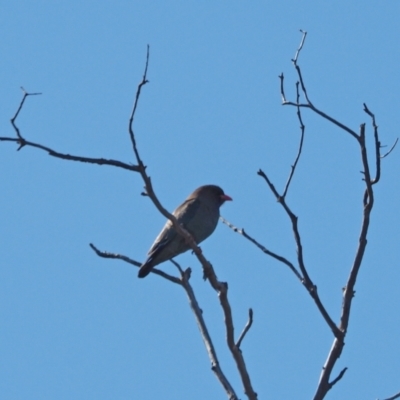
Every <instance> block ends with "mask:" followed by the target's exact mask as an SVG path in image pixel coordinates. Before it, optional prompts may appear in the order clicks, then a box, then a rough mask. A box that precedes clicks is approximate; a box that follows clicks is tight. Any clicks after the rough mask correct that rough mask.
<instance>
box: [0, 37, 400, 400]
mask: <svg viewBox="0 0 400 400" xmlns="http://www.w3.org/2000/svg"><path fill="white" fill-rule="evenodd" d="M306 35H307V33H306V32H302V40H301V43H300V46H299V48H298V49H297V51H296V54H295V57H294V59H293V60H292V62H293V65H294V68H295V70H296V72H297V76H298V81H297V83H296V99H295V101H289V100H287V99H286V96H285V90H284V76H283V74H281V75H280V76H279V79H280V92H281V97H282V104H283V105H288V106H293V107H295V108H296V111H297V118H298V120H299V122H300V141H299V147H298V152H297V156H296V158H295V160H294V163H293V165H292V167H291V170H290V173H289V176H288V179H287V182H286V184H285V185H284V189H283V190H282V191H281V192H279V191H278V190H277V189H276V186H275V185H274V184H273V183H272V181H271V180H270V178H269V177H268V174H266V173H265V172H264V171H263V170H261V169H260V170H259V171H258V172H257V174H258V175H259V176H260V177H261V178H262V179H263V180H264V181H265V183H266V185H267V186H268V188H269V189H270V191H271V193H272V194H273V196H274V197H275V198H276V200H277V201H278V203H279V204H280V205H281V206H282V208H283V210H284V212H285V213H286V215H287V217H288V218H289V220H290V223H291V226H292V230H293V234H294V240H295V244H296V248H297V260H296V262H295V263H293V262H291V261H290V260H289V259H288V258H286V257H285V256H283V255H280V254H277V253H275V252H274V251H272V250H270V249H268V247H266V246H264V245H262V244H261V243H260V242H259V241H258V240H256V239H255V238H253V237H252V236H250V235H249V234H248V233H247V232H246V231H245V230H244V229H239V228H237V227H235V226H234V225H233V224H232V223H231V222H229V221H227V220H225V219H223V218H221V219H222V222H223V223H225V224H226V225H228V226H229V227H230V228H231V229H232V230H233V231H234V232H236V233H239V234H241V235H242V236H243V237H244V238H245V239H247V240H248V241H250V242H251V243H252V244H254V245H255V246H257V247H258V248H259V249H260V250H261V251H262V252H263V253H265V254H266V255H267V256H269V257H272V258H273V259H275V260H277V261H279V262H280V263H282V264H284V265H286V266H287V267H288V268H289V269H290V270H291V271H292V272H293V274H294V275H295V277H296V278H297V279H298V281H299V282H300V283H301V285H303V287H304V288H305V290H306V291H307V292H308V293H309V295H310V297H311V299H312V300H313V302H314V303H315V305H316V307H317V309H318V310H319V312H320V314H321V315H322V317H323V319H324V320H325V322H326V324H327V325H328V327H329V329H330V331H331V332H332V337H333V343H332V346H331V349H330V350H329V352H328V355H327V358H326V361H325V364H324V366H323V369H322V372H321V374H320V378H319V381H318V384H317V388H316V391H315V395H314V400H321V399H324V398H325V396H326V395H327V393H328V392H329V391H330V389H331V388H332V387H333V386H334V385H335V384H336V383H337V382H338V381H339V380H340V379H342V378H343V376H344V374H345V372H346V369H347V368H344V369H343V370H342V371H340V373H339V374H338V375H337V376H335V377H332V373H333V368H334V366H335V364H336V362H337V360H338V359H339V357H340V355H341V354H342V351H343V346H344V343H345V338H346V333H347V329H348V326H349V321H350V311H351V305H352V301H353V299H354V293H355V284H356V281H357V276H358V273H359V270H360V267H361V265H362V261H363V256H364V252H365V248H366V245H367V235H368V229H369V223H370V218H371V212H372V209H373V206H374V190H373V189H374V185H376V184H377V183H378V182H379V180H380V176H381V160H382V159H383V158H385V157H386V156H387V155H389V154H390V153H391V152H392V150H393V149H394V147H395V145H396V143H397V141H396V143H394V145H393V146H392V148H391V149H390V150H389V151H388V152H386V153H385V154H383V155H382V154H381V143H380V139H379V133H378V126H377V124H376V121H375V116H374V114H373V113H372V112H371V111H370V110H369V109H368V107H367V106H366V105H365V104H364V111H365V113H366V114H367V115H368V116H369V118H370V119H371V124H372V129H373V136H374V144H375V145H374V151H373V157H372V160H373V161H372V162H371V158H369V157H368V155H367V148H366V139H365V138H366V126H365V124H361V126H360V127H359V130H358V132H357V131H355V130H353V129H351V128H349V127H347V126H346V125H344V124H342V123H341V122H339V121H338V120H336V119H335V118H333V117H331V116H329V115H328V114H326V113H325V112H323V111H321V110H320V109H318V108H317V107H316V106H315V105H314V104H313V103H312V102H311V100H310V97H309V95H308V92H307V89H306V85H305V82H304V80H303V77H302V73H301V69H300V66H299V64H298V59H299V56H300V53H301V50H302V48H303V45H304V42H305V39H306ZM148 65H149V47H147V56H146V63H145V69H144V73H143V77H142V80H141V82H140V83H139V85H138V87H137V91H136V96H135V99H134V104H133V108H132V112H131V115H130V118H129V129H128V132H129V137H130V142H131V145H132V151H133V153H134V156H135V159H136V163H135V164H134V165H132V164H127V163H124V162H121V161H118V160H113V159H105V158H90V157H82V156H75V155H70V154H65V153H61V152H58V151H55V150H53V149H51V148H49V147H47V146H44V145H42V144H39V143H35V142H32V141H29V140H27V139H25V137H24V136H23V135H22V134H21V132H20V129H19V128H18V126H17V125H16V121H17V118H18V116H19V114H20V112H21V110H22V108H23V105H24V103H25V100H26V99H27V97H28V96H34V95H39V94H40V93H28V92H26V91H25V90H24V89H23V97H22V100H21V102H20V105H19V107H18V109H17V111H16V113H15V115H14V116H13V118H12V119H11V124H12V126H13V128H14V130H15V133H16V137H0V141H3V142H14V143H16V144H17V145H18V150H21V149H23V148H24V147H25V146H28V147H34V148H38V149H40V150H43V151H46V152H47V153H48V154H49V155H50V156H53V157H56V158H61V159H64V160H68V161H79V162H84V163H91V164H98V165H109V166H113V167H117V168H123V169H126V170H128V171H131V172H134V173H138V174H140V176H141V178H142V180H143V183H144V192H143V193H142V195H144V196H147V197H148V198H149V199H150V200H151V201H152V202H153V204H154V206H155V207H156V208H157V210H158V211H159V212H160V213H161V214H162V215H164V216H165V217H166V218H168V219H169V220H170V221H171V222H172V223H173V224H174V227H175V229H176V230H177V232H178V233H179V234H180V235H182V236H183V237H184V238H185V240H186V241H187V242H188V243H189V244H190V247H191V249H192V250H193V252H194V254H195V255H196V257H197V259H198V260H199V262H200V264H201V265H202V268H203V276H204V279H205V280H207V281H208V282H209V284H210V286H211V288H212V289H213V290H214V291H215V292H216V294H217V297H218V301H219V304H220V307H221V309H222V312H223V316H224V324H225V334H226V342H227V346H228V348H229V350H230V352H231V355H232V358H233V360H234V361H235V364H236V367H237V371H238V374H239V376H240V379H241V382H242V386H243V391H244V393H245V395H246V397H247V398H248V399H250V400H255V399H257V393H256V392H255V389H254V388H253V385H252V382H251V379H250V374H249V372H248V369H247V366H246V362H245V358H244V355H243V352H242V350H241V347H240V346H241V343H242V341H243V339H244V338H245V336H246V334H247V332H248V331H249V329H250V328H251V326H252V323H253V310H252V309H251V308H250V309H249V312H248V321H247V323H246V325H245V327H244V328H243V330H242V332H241V334H240V335H239V336H237V337H236V335H235V330H234V323H233V317H232V310H231V305H230V303H229V298H228V284H227V283H226V282H222V281H220V280H219V279H218V277H217V274H216V272H215V269H214V268H213V266H212V264H211V263H210V262H209V261H208V259H207V258H206V257H205V255H204V254H203V253H202V252H201V250H200V248H199V247H198V246H197V244H196V242H195V241H194V240H193V238H192V237H191V235H190V234H189V233H188V232H187V231H186V230H185V228H184V227H183V226H181V225H180V224H179V223H178V222H177V220H176V219H175V217H174V216H173V215H171V214H170V213H169V212H168V211H167V210H166V209H165V208H164V207H163V206H162V204H161V203H160V201H159V199H158V197H157V195H156V191H155V189H154V188H153V185H152V181H151V178H150V176H149V175H148V174H147V172H146V165H145V163H144V161H143V160H142V158H141V156H140V152H139V149H138V145H137V141H136V137H135V133H134V118H135V114H136V111H137V107H138V104H139V99H140V94H141V91H142V89H143V87H144V86H145V85H146V84H147V83H148V80H147V71H148ZM303 109H309V110H311V111H313V112H314V113H316V114H317V115H319V116H321V117H322V118H324V119H326V120H328V121H329V122H330V123H332V124H334V125H336V126H337V127H338V128H340V129H342V130H344V131H345V132H346V133H347V134H349V135H350V136H351V137H352V138H353V139H354V140H355V141H356V142H357V144H358V147H359V152H360V157H361V161H362V166H363V171H362V174H363V181H364V183H365V191H364V195H363V198H362V199H361V204H362V209H363V218H362V224H361V231H360V234H359V238H358V245H357V249H356V251H355V255H354V261H353V263H352V265H351V267H350V273H349V278H348V280H347V283H346V286H345V288H344V289H343V302H342V308H341V315H340V319H339V321H338V322H335V321H334V320H333V318H332V317H331V316H330V314H329V312H328V311H327V309H326V308H325V306H324V304H323V302H322V301H321V298H320V296H319V294H318V290H317V285H316V284H315V283H314V281H313V280H312V278H311V276H310V274H309V272H308V271H307V267H306V265H305V262H304V258H303V245H302V238H301V233H300V229H299V226H298V217H297V216H296V215H295V214H294V212H293V211H292V209H291V207H290V206H289V204H288V202H287V194H288V191H289V189H290V184H291V182H292V180H293V178H294V176H295V172H296V167H297V164H298V162H299V159H300V157H301V154H302V148H303V141H304V135H305V125H304V124H303V119H302V110H303ZM372 165H374V171H373V172H372V171H371V166H372ZM90 247H91V248H92V249H93V250H94V251H95V253H96V254H97V255H98V256H100V257H104V258H112V259H119V260H122V261H125V262H127V263H129V264H131V265H134V266H136V267H139V266H140V265H141V263H140V262H138V261H135V260H133V259H131V258H130V257H128V256H125V255H121V254H116V253H111V252H107V251H102V250H99V249H98V248H97V247H96V246H95V245H94V244H90ZM171 261H172V262H173V263H174V265H175V266H176V268H177V271H178V274H177V276H175V275H170V274H167V273H165V272H163V271H161V270H159V269H156V268H154V269H153V270H152V273H154V274H156V275H158V276H160V277H162V278H164V279H166V280H168V281H169V282H171V283H174V284H177V285H178V286H181V287H182V289H183V290H184V291H185V292H186V294H187V297H188V300H189V304H190V308H191V310H192V311H193V314H194V316H195V319H196V322H197V325H198V328H199V330H200V334H201V337H202V340H203V342H204V345H205V347H206V350H207V353H208V356H209V359H210V362H211V369H212V371H213V373H214V374H215V376H216V378H217V379H218V381H219V382H220V384H221V386H222V387H223V389H224V391H225V393H226V395H227V397H228V399H231V400H235V399H239V397H238V395H237V394H236V391H235V389H234V388H233V386H232V384H231V383H230V381H229V379H228V378H227V376H226V375H225V373H224V372H223V369H222V367H221V365H220V362H219V360H218V356H217V352H216V349H215V347H214V344H213V341H212V339H211V336H210V334H209V331H208V328H207V325H206V322H205V320H204V318H203V315H202V311H201V308H200V306H199V303H198V300H197V298H196V295H195V293H194V290H193V288H192V286H191V283H190V277H191V269H190V268H187V269H183V268H181V266H180V265H179V264H177V263H176V262H175V261H173V260H171ZM399 397H400V393H398V394H397V395H394V396H392V397H391V398H390V399H395V398H399ZM390 399H387V400H390Z"/></svg>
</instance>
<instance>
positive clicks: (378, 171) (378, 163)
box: [363, 103, 381, 185]
mask: <svg viewBox="0 0 400 400" xmlns="http://www.w3.org/2000/svg"><path fill="white" fill-rule="evenodd" d="M363 105H364V111H365V112H366V113H367V114H368V115H369V116H370V117H371V120H372V127H373V128H374V141H375V163H376V173H375V178H374V179H372V182H371V183H372V184H373V185H374V184H376V183H378V182H379V179H380V178H381V143H380V141H379V135H378V125H377V124H376V121H375V115H374V114H373V113H372V112H371V111H370V110H369V109H368V107H367V105H366V104H365V103H364V104H363Z"/></svg>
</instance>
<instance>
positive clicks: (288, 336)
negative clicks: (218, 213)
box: [0, 0, 400, 400]
mask: <svg viewBox="0 0 400 400" xmlns="http://www.w3.org/2000/svg"><path fill="white" fill-rule="evenodd" d="M399 15H400V3H399V2H398V1H384V2H375V1H363V2H360V1H352V2H345V1H337V2H327V1H324V2H317V1H302V2H297V1H287V2H282V1H270V2H262V1H253V2H229V3H228V2H224V3H222V2H219V4H215V3H213V2H193V1H191V2H184V1H181V2H178V1H172V2H161V1H156V2H137V1H136V2H134V1H133V2H132V1H131V2H128V1H121V2H115V1H113V2H112V1H100V2H99V1H96V2H95V1H80V2H78V1H74V0H72V1H71V0H70V1H57V2H47V1H35V2H33V1H23V0H21V1H17V2H4V3H3V4H2V12H1V16H0V33H1V37H2V43H1V45H0V46H1V60H0V65H1V80H0V84H1V94H2V95H1V100H0V101H1V104H0V116H1V118H0V123H1V134H0V135H1V136H13V135H14V132H13V130H12V128H11V125H10V123H9V119H10V118H11V117H12V115H13V114H14V112H15V110H16V108H17V106H18V104H19V102H20V99H21V95H22V93H21V91H20V89H19V88H20V86H24V87H25V88H26V90H28V91H31V92H35V91H39V92H43V95H42V96H39V97H35V98H29V99H28V101H27V103H26V106H25V108H24V109H23V112H22V115H21V118H20V119H19V120H18V124H19V126H20V128H21V130H22V133H23V135H25V137H26V138H27V139H30V140H32V141H37V142H39V143H42V144H45V145H47V146H49V147H52V148H54V149H56V150H59V151H63V152H66V153H70V154H75V155H82V156H88V157H105V158H114V159H119V160H122V161H125V162H132V163H133V162H134V158H133V154H132V151H131V146H130V142H129V137H128V133H127V125H128V117H129V113H130V109H131V106H132V103H133V97H134V93H135V90H136V86H137V83H138V82H139V81H140V79H141V76H142V73H143V67H144V60H145V52H146V45H147V44H150V46H151V56H150V67H149V75H148V77H149V80H150V84H149V85H147V86H146V87H145V88H144V91H143V94H142V97H141V101H140V106H139V109H138V112H137V118H136V123H135V130H136V135H137V141H138V144H139V148H140V151H141V155H142V157H143V159H144V161H145V163H146V165H147V166H148V172H149V174H150V175H151V177H152V180H153V183H154V188H155V190H156V192H157V193H158V195H159V198H160V200H161V201H162V202H163V204H164V205H165V207H167V208H168V209H169V210H171V211H172V210H173V209H174V208H175V207H176V206H177V205H178V204H179V203H180V202H181V201H182V200H183V199H184V198H185V197H186V196H187V195H188V194H189V193H190V192H191V191H192V190H193V189H195V188H196V187H198V186H200V185H202V184H206V183H215V184H218V185H220V186H221V187H223V189H224V190H225V192H226V193H228V194H229V195H230V196H231V197H233V199H234V201H233V202H232V203H229V204H226V205H224V206H223V208H222V215H223V216H224V217H225V218H227V219H229V220H230V221H231V222H232V223H234V224H235V225H237V226H239V227H244V228H245V229H246V230H247V231H248V233H250V234H252V235H253V236H254V237H256V238H257V239H258V240H259V241H260V242H262V243H263V244H264V245H265V246H267V247H268V248H270V249H271V250H274V251H277V252H279V253H281V254H282V255H285V256H286V257H288V258H289V259H290V260H292V261H295V257H296V254H295V246H294V242H293V238H292V236H293V235H292V232H291V229H290V225H289V222H288V219H287V217H286V216H285V214H284V213H283V211H282V210H281V209H280V207H279V205H278V204H277V203H276V201H275V199H274V198H273V196H272V194H271V193H270V192H269V189H268V188H267V186H266V185H265V183H264V182H263V180H262V179H261V178H260V177H258V176H257V174H256V172H257V170H258V169H259V168H262V169H263V170H264V171H265V172H266V173H267V174H269V176H270V177H271V179H272V180H273V182H274V183H275V184H276V186H277V187H278V188H280V189H281V188H283V186H284V182H285V181H286V178H287V175H288V173H289V170H290V165H291V163H292V162H293V160H294V157H295V154H296V151H297V146H298V139H299V129H298V125H299V123H298V121H297V118H296V115H295V110H294V109H293V108H290V107H282V106H281V101H280V93H279V80H278V75H279V74H280V73H281V72H284V73H285V76H286V92H287V96H288V97H290V98H292V99H293V96H294V83H295V79H296V77H295V74H294V71H293V67H292V65H291V61H290V60H291V58H292V57H293V56H294V53H295V50H296V48H297V46H298V44H299V41H300V39H301V35H300V33H299V29H300V28H301V29H304V30H307V31H308V33H309V34H308V37H307V41H306V45H305V48H304V51H303V53H302V54H301V57H300V65H301V66H302V68H303V73H304V78H305V80H306V83H307V87H308V90H309V93H310V96H311V99H312V100H313V101H314V103H315V104H316V105H318V106H319V107H320V108H322V109H323V110H325V111H326V112H328V113H329V114H331V115H332V116H334V117H336V118H338V119H340V120H341V121H342V122H343V123H345V124H348V125H349V126H350V127H351V128H353V129H355V130H357V129H358V127H359V125H360V123H362V122H367V125H368V133H369V134H371V129H370V125H369V122H370V121H369V119H368V117H367V115H365V114H364V113H363V111H362V103H363V102H366V103H367V105H368V106H369V107H370V109H371V110H372V111H373V112H374V113H375V114H376V117H377V122H378V124H379V127H380V134H381V141H382V143H383V144H387V145H391V144H392V143H393V142H394V140H395V138H396V137H397V136H399V135H400V134H399V126H400V113H399V107H400V100H399V93H400V72H399V65H400V47H399V40H400V24H399ZM303 118H304V122H305V125H306V138H305V144H304V146H305V147H304V152H303V155H302V158H301V160H300V163H299V168H298V171H297V173H296V176H295V178H294V181H293V185H292V187H291V190H290V193H289V196H288V201H289V204H290V205H291V206H292V209H293V211H294V212H295V213H296V214H297V215H298V216H299V224H300V230H301V234H302V237H303V241H304V246H305V260H306V264H307V267H308V270H309V273H310V275H311V277H312V278H313V279H314V281H315V283H316V284H317V285H318V289H319V293H320V295H321V298H322V300H323V301H324V303H325V304H326V307H327V308H328V310H329V312H330V313H331V314H332V316H333V317H334V318H335V320H337V318H338V316H339V312H340V305H341V288H342V287H343V286H344V284H345V282H346V279H347V277H348V274H349V269H350V265H351V262H352V259H353V257H354V254H355V249H356V246H357V237H358V233H359V230H360V222H361V214H362V207H361V201H362V194H363V184H362V181H361V174H360V172H359V171H360V169H361V163H360V156H359V151H358V148H357V146H356V144H355V141H354V140H353V139H352V138H351V137H350V136H349V135H348V134H346V133H344V132H343V131H340V130H338V129H337V128H335V127H333V126H332V125H330V124H329V123H328V122H326V121H324V120H321V119H320V118H318V117H317V116H315V115H312V114H311V113H309V112H304V114H303ZM399 151H400V149H399V148H397V149H396V150H395V151H394V152H393V153H392V155H391V156H390V157H389V158H387V159H385V160H384V161H383V171H382V180H381V183H380V184H379V185H378V186H377V187H376V204H375V208H374V211H373V215H372V222H371V230H370V234H369V242H368V248H367V252H366V256H365V260H364V263H363V266H362V269H361V272H360V275H359V279H358V282H357V286H356V291H357V292H356V298H355V301H354V303H353V308H352V315H351V322H350V328H349V333H348V336H347V340H346V346H345V349H344V353H343V355H342V357H341V358H340V360H339V362H338V364H337V368H336V370H335V371H336V373H338V372H339V371H340V369H342V368H343V367H348V371H347V373H346V374H345V376H344V378H343V379H342V381H341V382H339V383H338V384H337V385H336V387H335V388H334V389H333V390H332V392H331V393H330V395H329V396H328V397H327V398H329V399H331V400H334V399H340V400H343V399H355V398H357V399H370V400H373V399H377V398H381V399H382V398H385V397H388V396H389V395H391V394H394V393H396V392H397V391H400V379H399V376H400V347H399V338H400V291H399V285H400V246H399V242H400V230H399V226H400V213H399V207H398V205H399V194H400V180H399V171H400V158H399V154H400V153H399ZM0 160H1V161H0V162H1V174H0V185H1V192H0V218H1V224H0V243H1V246H0V273H1V275H0V320H1V324H0V375H1V377H2V378H1V379H0V393H1V397H2V398H4V399H46V400H47V399H101V400H106V399H110V400H111V399H141V400H153V399H171V400H173V399H191V400H200V399H201V400H203V399H224V398H226V395H225V393H224V392H223V390H222V388H221V387H220V385H219V383H218V382H217V380H216V379H215V377H214V375H213V373H212V372H211V369H210V362H209V360H208V357H207V354H206V351H205V349H204V346H203V343H202V340H201V338H200V335H199V332H198V329H197V326H196V323H195V320H194V317H193V315H192V314H191V311H190V309H189V306H188V302H187V299H186V296H185V293H184V292H183V290H182V289H181V288H179V287H178V286H176V285H173V284H171V283H169V282H167V281H165V280H163V279H161V278H159V277H157V276H149V277H148V278H146V279H144V280H139V279H137V277H136V275H137V269H136V268H134V267H131V266H129V265H128V264H125V263H123V262H121V261H113V260H111V261H110V260H104V259H100V258H98V257H97V256H96V255H95V254H94V253H93V252H92V250H91V249H90V248H89V243H90V242H93V243H94V244H95V245H97V246H98V247H99V248H101V249H103V250H108V251H112V252H119V253H123V254H125V255H128V256H130V257H131V258H134V259H136V260H139V261H142V260H143V259H144V257H145V255H146V252H147V250H148V248H149V247H150V245H151V243H152V241H153V239H154V238H155V236H156V235H157V234H158V232H159V230H160V228H161V227H162V225H163V223H164V218H163V217H162V216H161V215H160V214H159V213H158V212H157V211H156V210H155V208H154V206H153V205H152V204H151V203H150V201H149V200H148V199H147V198H144V197H142V196H140V192H141V191H142V187H143V183H142V181H141V179H140V177H139V176H138V175H137V174H133V173H129V172H127V171H124V170H120V169H115V168H111V167H99V166H93V165H86V164H79V163H73V162H67V161H62V160H59V159H54V158H51V157H49V156H48V155H47V154H45V153H44V152H41V151H38V150H35V149H31V148H24V149H23V150H21V151H20V152H16V146H15V145H13V144H10V143H0ZM202 250H203V252H204V254H205V256H206V257H207V258H208V259H209V260H210V261H211V262H212V263H213V265H214V267H215V269H216V271H217V274H218V276H219V278H220V279H221V280H224V281H227V282H228V283H229V290H230V291H229V296H230V299H231V305H232V308H233V314H234V320H235V327H236V332H237V335H238V334H239V332H240V331H241V329H242V327H243V325H244V324H245V322H246V319H247V310H248V308H249V307H252V308H253V309H254V325H253V327H252V329H251V331H250V332H249V334H248V336H247V337H246V339H245V341H244V343H243V345H242V349H243V354H244V356H245V360H246V362H247V367H248V370H249V372H250V374H251V377H252V382H253V385H254V388H255V390H256V391H257V392H258V394H259V399H260V400H261V399H310V398H311V396H312V394H313V393H314V390H315V388H316V384H317V381H318V378H319V374H320V371H321V367H322V365H323V363H324V361H325V358H326V356H327V353H328V351H329V348H330V346H331V343H332V335H331V332H330V330H329V329H328V327H327V326H326V324H325V323H324V321H323V319H322V317H321V316H320V314H319V313H318V311H317V309H316V307H315V306H314V303H313V302H312V300H311V299H310V297H309V295H308V294H307V293H306V291H305V290H304V288H303V287H302V286H301V285H300V284H299V282H298V281H297V280H296V278H295V277H294V275H293V274H292V273H290V271H289V270H288V269H287V268H286V267H284V266H283V265H280V264H278V263H277V262H276V261H274V260H272V259H270V258H267V257H266V256H265V255H263V254H262V253H261V252H260V251H259V250H257V249H256V248H255V247H254V246H252V245H251V244H250V243H248V242H246V241H245V240H244V239H243V238H242V237H240V236H239V235H236V234H234V233H233V232H232V231H231V230H229V229H228V228H227V227H226V226H224V225H222V224H219V226H218V228H217V230H216V232H215V233H214V234H213V236H212V237H210V238H209V239H208V240H207V241H206V242H204V243H203V244H202ZM177 261H179V262H180V263H181V265H182V266H184V267H187V266H191V267H192V269H193V275H192V285H193V286H194V288H195V290H196V293H197V295H198V300H199V302H200V305H201V307H202V309H203V311H204V317H205V319H206V321H207V323H208V326H209V329H210V333H211V335H212V337H213V339H214V343H215V345H216V347H217V351H218V355H219V357H220V361H221V365H222V368H223V370H224V371H225V373H226V374H227V375H228V378H229V379H230V381H231V383H232V384H233V385H234V387H235V389H236V391H237V393H238V394H239V396H240V397H241V398H242V399H244V398H245V395H244V394H243V393H242V386H241V384H240V381H239V378H238V374H237V371H236V369H235V366H234V363H233V361H232V359H231V357H230V354H229V352H228V350H227V348H226V345H225V340H224V326H223V317H222V312H221V309H220V307H219V305H218V299H217V296H216V294H215V292H214V291H213V290H212V289H211V288H210V286H209V284H208V283H205V282H203V280H202V272H201V266H200V265H199V263H198V261H197V259H196V258H195V257H194V256H192V255H191V254H190V253H187V254H184V255H182V256H180V257H178V259H177ZM163 269H165V270H166V271H168V272H170V273H175V270H174V267H173V266H172V265H169V264H168V263H166V264H164V265H163Z"/></svg>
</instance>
